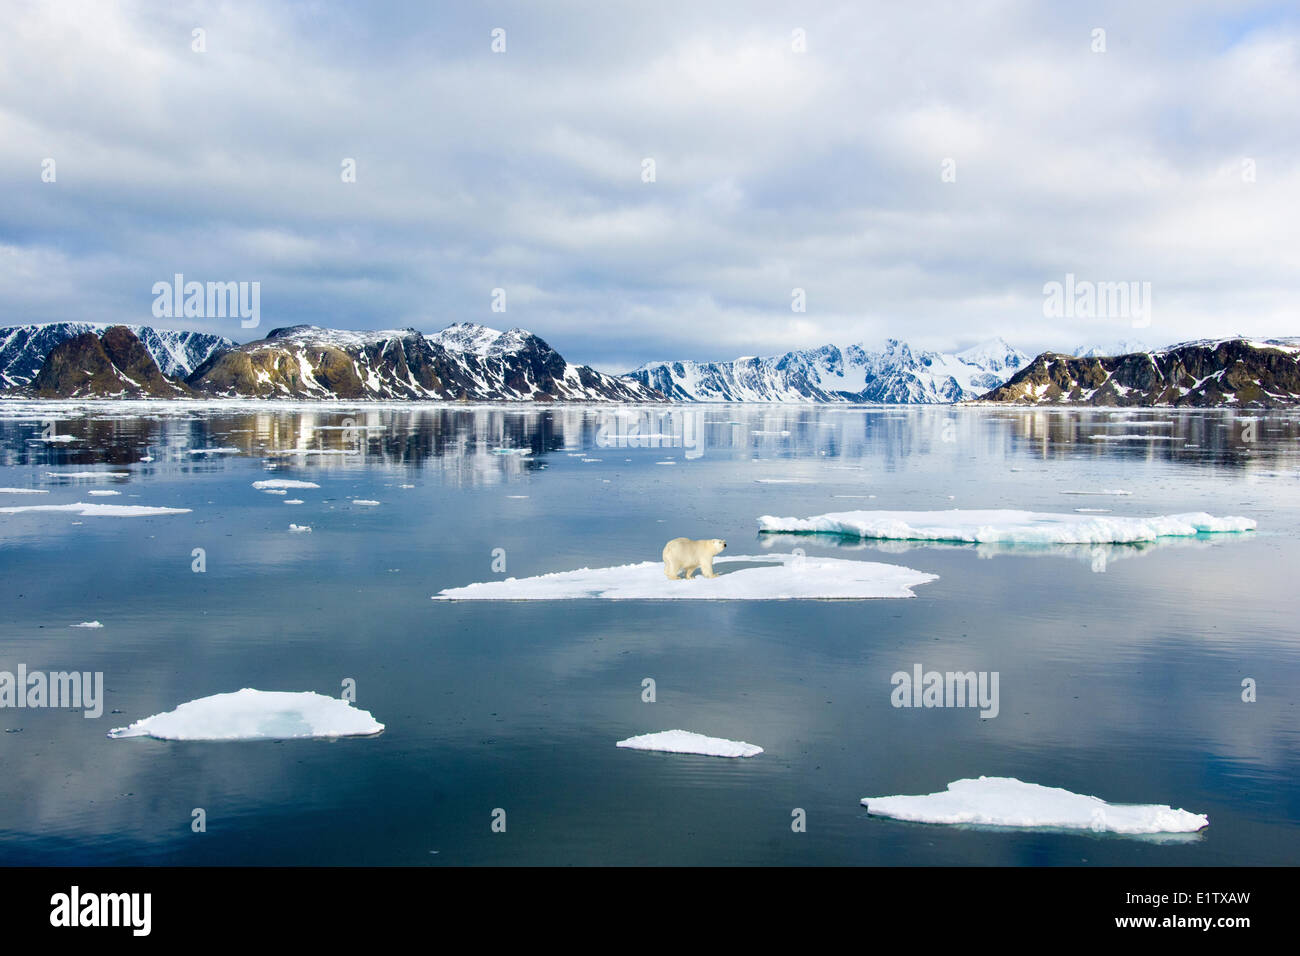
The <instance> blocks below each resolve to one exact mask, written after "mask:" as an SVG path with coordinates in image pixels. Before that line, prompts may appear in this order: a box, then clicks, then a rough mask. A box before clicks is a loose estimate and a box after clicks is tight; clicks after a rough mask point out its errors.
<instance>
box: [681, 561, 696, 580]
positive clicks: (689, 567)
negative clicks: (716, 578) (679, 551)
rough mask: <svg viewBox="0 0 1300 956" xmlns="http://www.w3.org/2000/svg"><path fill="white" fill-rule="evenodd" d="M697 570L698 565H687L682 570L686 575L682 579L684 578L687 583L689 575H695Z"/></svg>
mask: <svg viewBox="0 0 1300 956" xmlns="http://www.w3.org/2000/svg"><path fill="white" fill-rule="evenodd" d="M699 569H700V566H699V565H698V564H688V565H687V566H686V567H685V569H684V570H685V572H686V573H685V574H683V575H682V577H684V578H686V579H687V580H688V581H689V580H690V578H691V575H692V574H694V573H695V572H696V571H698V570H699Z"/></svg>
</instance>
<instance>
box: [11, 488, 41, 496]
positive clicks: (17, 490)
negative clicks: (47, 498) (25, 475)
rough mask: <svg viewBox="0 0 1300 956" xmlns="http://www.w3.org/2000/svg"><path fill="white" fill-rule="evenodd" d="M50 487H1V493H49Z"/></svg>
mask: <svg viewBox="0 0 1300 956" xmlns="http://www.w3.org/2000/svg"><path fill="white" fill-rule="evenodd" d="M49 493H50V490H49V489H48V488H0V495H48V494H49Z"/></svg>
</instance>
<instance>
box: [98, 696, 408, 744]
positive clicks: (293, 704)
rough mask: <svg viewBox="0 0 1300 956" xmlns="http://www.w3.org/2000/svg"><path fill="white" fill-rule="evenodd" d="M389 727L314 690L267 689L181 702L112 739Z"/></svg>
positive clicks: (323, 733) (326, 733) (253, 736)
mask: <svg viewBox="0 0 1300 956" xmlns="http://www.w3.org/2000/svg"><path fill="white" fill-rule="evenodd" d="M383 729H384V725H383V724H381V723H379V722H378V721H376V720H375V718H374V717H373V716H371V714H370V712H369V711H368V710H360V709H358V708H356V707H353V706H352V705H351V704H350V703H349V702H348V701H346V700H341V699H340V698H337V697H326V696H325V695H324V694H317V693H314V692H312V691H301V692H293V691H267V690H253V689H252V688H250V687H245V688H244V689H243V690H239V691H235V692H234V693H231V694H213V695H212V696H211V697H200V698H199V699H198V700H192V701H189V702H188V703H185V704H181V705H180V706H179V707H177V708H176V709H175V710H170V711H167V712H166V713H162V714H154V715H153V716H152V717H146V718H144V719H143V720H137V721H136V722H135V723H133V724H131V725H130V726H129V727H117V728H115V729H113V730H110V731H109V732H108V736H110V737H157V738H158V739H159V740H284V739H288V738H293V737H352V736H358V735H369V734H377V733H379V732H380V731H381V730H383Z"/></svg>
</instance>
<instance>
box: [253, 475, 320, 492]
mask: <svg viewBox="0 0 1300 956" xmlns="http://www.w3.org/2000/svg"><path fill="white" fill-rule="evenodd" d="M253 487H254V488H256V489H257V490H258V491H265V490H266V489H267V488H319V487H320V485H318V484H316V482H314V481H295V480H294V479H292V478H264V479H262V480H261V481H255V482H253Z"/></svg>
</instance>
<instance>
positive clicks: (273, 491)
mask: <svg viewBox="0 0 1300 956" xmlns="http://www.w3.org/2000/svg"><path fill="white" fill-rule="evenodd" d="M288 493H289V492H287V491H285V490H284V489H283V488H263V489H262V494H264V495H287V494H288Z"/></svg>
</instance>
